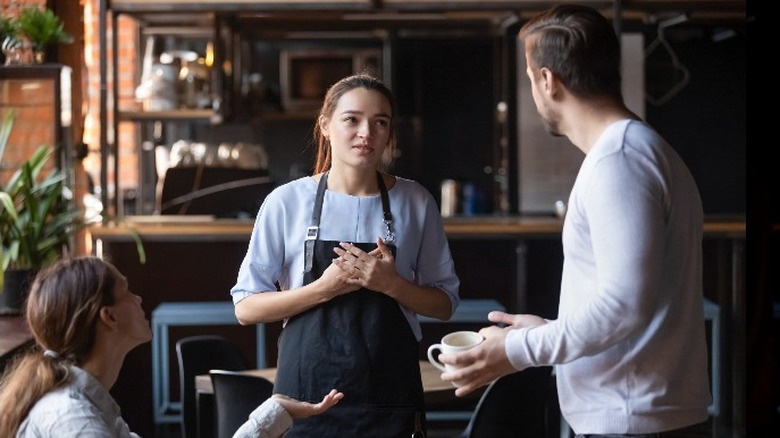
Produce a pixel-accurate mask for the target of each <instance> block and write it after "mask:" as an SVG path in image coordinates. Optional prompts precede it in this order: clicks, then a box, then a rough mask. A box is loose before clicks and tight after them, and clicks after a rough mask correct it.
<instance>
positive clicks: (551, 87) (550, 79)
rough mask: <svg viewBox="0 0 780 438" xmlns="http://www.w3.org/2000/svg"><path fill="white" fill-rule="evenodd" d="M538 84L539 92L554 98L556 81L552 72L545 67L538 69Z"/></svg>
mask: <svg viewBox="0 0 780 438" xmlns="http://www.w3.org/2000/svg"><path fill="white" fill-rule="evenodd" d="M539 82H540V83H541V90H542V91H543V92H544V93H545V94H547V95H549V96H554V95H555V92H556V88H557V86H558V79H557V78H556V77H555V75H554V74H553V72H552V70H550V69H549V68H547V67H542V68H540V69H539Z"/></svg>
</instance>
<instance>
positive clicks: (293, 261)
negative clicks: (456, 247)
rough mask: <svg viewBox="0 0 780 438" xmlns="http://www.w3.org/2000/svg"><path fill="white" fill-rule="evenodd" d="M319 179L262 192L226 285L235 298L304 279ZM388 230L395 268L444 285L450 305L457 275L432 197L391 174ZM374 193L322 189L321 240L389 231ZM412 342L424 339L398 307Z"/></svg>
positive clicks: (365, 238) (412, 316) (455, 299)
mask: <svg viewBox="0 0 780 438" xmlns="http://www.w3.org/2000/svg"><path fill="white" fill-rule="evenodd" d="M317 184H318V181H316V180H314V178H312V177H308V176H307V177H303V178H299V179H296V180H294V181H291V182H288V183H286V184H283V185H281V186H279V187H277V188H276V189H274V190H273V191H272V192H271V193H270V194H268V196H266V198H265V200H264V201H263V204H262V205H261V207H260V210H259V212H258V214H257V218H256V220H255V224H254V227H253V229H252V236H251V238H250V241H249V247H248V249H247V253H246V256H245V257H244V260H243V262H242V263H241V267H240V269H239V272H238V280H237V282H236V284H235V286H233V288H232V289H231V290H230V293H231V295H232V297H233V302H234V303H238V302H239V301H241V300H242V299H244V298H246V297H248V296H250V295H252V294H254V293H259V292H265V291H274V290H276V286H275V285H274V282H276V281H278V282H279V285H280V287H281V289H282V290H286V289H293V288H297V287H300V286H302V285H303V263H304V251H303V249H304V240H305V238H306V229H307V228H308V227H309V225H310V222H311V213H312V208H313V206H314V198H315V195H316V192H317ZM388 196H389V199H390V211H391V213H392V215H393V224H392V227H391V228H392V232H393V234H394V235H395V241H394V242H393V243H394V244H395V245H396V247H397V250H396V256H395V267H396V271H397V272H398V274H399V275H400V276H401V277H403V278H405V279H407V280H409V281H411V282H414V283H416V284H418V285H422V286H431V287H436V288H438V289H441V290H442V291H444V292H445V293H447V295H448V296H449V297H450V300H451V301H452V309H453V311H454V309H455V308H456V307H457V305H458V303H459V302H460V298H459V295H458V288H459V287H460V280H459V279H458V276H457V275H456V274H455V265H454V263H453V260H452V255H451V254H450V248H449V243H448V241H447V236H446V235H445V234H444V227H443V225H442V219H441V215H440V213H439V209H438V206H437V204H436V201H435V200H434V199H433V196H431V194H430V193H429V192H428V191H427V190H426V189H425V188H424V187H423V186H422V185H420V184H419V183H417V182H416V181H412V180H409V179H404V178H399V177H396V183H395V185H394V186H392V187H391V188H389V190H388ZM382 217H383V214H382V201H381V197H380V196H379V194H377V195H372V196H352V195H346V194H342V193H337V192H333V191H330V190H326V192H325V199H324V201H323V205H322V215H321V219H320V230H319V239H320V240H329V241H331V240H332V241H344V242H357V243H359V242H369V243H374V242H376V239H377V237H382V238H384V237H385V235H386V229H385V224H384V222H383V221H382ZM333 257H334V258H335V257H336V253H333ZM401 310H403V312H404V314H405V316H406V319H407V320H408V321H409V325H410V326H411V328H412V331H413V332H414V334H415V336H416V337H417V340H418V341H419V340H420V339H421V338H422V335H421V331H420V323H419V321H418V320H417V314H416V313H414V312H412V311H410V310H409V309H407V308H405V307H403V306H401Z"/></svg>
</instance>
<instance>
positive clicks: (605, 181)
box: [440, 5, 711, 437]
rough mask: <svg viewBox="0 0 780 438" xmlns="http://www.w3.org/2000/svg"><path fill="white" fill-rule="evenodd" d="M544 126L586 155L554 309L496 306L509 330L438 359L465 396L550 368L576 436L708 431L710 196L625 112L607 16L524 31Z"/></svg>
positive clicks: (546, 17) (554, 18)
mask: <svg viewBox="0 0 780 438" xmlns="http://www.w3.org/2000/svg"><path fill="white" fill-rule="evenodd" d="M519 37H520V40H521V41H522V42H523V43H524V47H525V56H526V59H527V65H528V68H527V72H526V73H527V75H528V79H529V80H530V82H531V90H532V94H533V98H534V102H535V103H536V107H537V110H538V111H539V114H540V115H541V117H542V119H543V121H544V124H545V126H546V128H547V130H548V131H549V132H550V133H551V134H552V135H555V136H566V137H567V138H568V139H569V140H570V141H571V142H572V143H573V144H574V145H575V146H577V148H579V149H580V150H582V151H583V152H584V153H585V154H586V156H585V159H584V160H583V163H582V166H581V168H580V170H579V174H578V175H577V179H576V181H575V183H574V187H573V188H572V191H571V194H570V198H569V203H568V207H567V213H566V218H565V221H564V225H563V235H562V242H563V253H564V264H563V275H562V280H561V292H560V305H559V313H558V318H557V319H555V320H551V321H547V320H544V319H542V318H540V317H538V316H535V315H509V314H506V313H502V312H492V313H491V314H490V315H488V317H489V319H490V320H491V321H492V322H495V323H498V324H506V325H507V327H506V328H499V327H498V326H494V327H488V328H485V329H483V330H482V331H481V333H482V334H483V335H484V336H485V341H484V342H483V343H482V344H481V345H480V346H478V347H476V348H473V349H471V350H469V351H466V352H462V353H458V354H442V355H441V356H440V360H441V361H442V362H444V363H449V364H452V365H456V366H459V367H461V368H460V369H458V370H456V371H452V372H445V373H444V374H442V379H444V380H449V381H457V382H458V384H459V385H461V386H460V388H459V389H457V390H456V394H457V395H458V396H464V395H466V394H468V393H470V392H472V391H474V390H475V389H477V388H479V387H481V386H484V385H487V384H488V383H490V382H491V381H493V380H495V379H497V378H498V377H501V376H503V375H506V374H509V373H513V372H516V371H520V370H523V369H525V368H528V367H536V366H544V365H554V366H555V367H556V375H557V382H558V393H559V399H560V406H561V412H562V414H563V416H564V418H565V419H566V421H567V422H568V423H569V425H570V426H571V427H572V429H573V430H574V432H575V433H576V434H577V436H578V437H589V436H599V435H602V436H603V435H608V436H610V437H623V436H632V437H636V436H642V437H644V436H648V437H649V436H653V437H657V436H664V437H671V436H674V437H699V436H701V437H706V436H709V434H708V432H707V427H706V422H707V419H708V413H707V406H708V405H709V404H710V401H711V395H710V392H709V381H708V372H707V345H706V338H705V331H704V327H705V326H704V315H703V294H702V253H701V252H702V248H701V239H702V223H703V213H702V205H701V199H700V197H699V194H698V190H697V188H696V184H695V182H694V180H693V178H692V176H691V174H690V172H689V170H688V169H687V167H686V166H685V164H684V163H683V161H682V160H681V159H680V157H679V156H678V155H677V153H675V152H674V150H672V148H671V147H670V146H669V145H668V144H667V143H666V142H665V141H664V140H663V139H662V138H661V137H660V136H659V134H658V133H656V132H655V131H654V130H653V129H652V128H651V127H650V126H648V125H647V124H646V123H644V122H643V121H642V120H640V119H639V117H638V116H636V115H635V114H633V113H632V112H631V111H629V110H628V108H626V106H625V104H624V103H623V97H622V94H621V85H620V80H621V78H620V44H619V41H618V38H617V36H616V35H615V33H614V30H613V29H612V26H611V25H610V23H609V21H608V20H607V19H606V18H605V17H603V16H602V15H601V14H599V13H598V12H597V11H595V10H593V9H591V8H589V7H585V6H574V5H561V6H556V7H554V8H552V9H550V10H548V11H546V12H543V13H542V14H540V15H539V16H537V17H535V18H533V19H532V20H530V21H529V22H528V23H526V24H525V25H524V26H523V28H522V29H521V30H520V34H519Z"/></svg>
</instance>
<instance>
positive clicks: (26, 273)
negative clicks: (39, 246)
mask: <svg viewBox="0 0 780 438" xmlns="http://www.w3.org/2000/svg"><path fill="white" fill-rule="evenodd" d="M35 273H36V271H35V270H34V269H8V270H6V271H5V284H4V285H3V292H2V293H0V315H19V314H21V313H22V310H23V308H24V302H25V300H26V299H27V292H29V291H30V285H31V284H32V280H33V278H35Z"/></svg>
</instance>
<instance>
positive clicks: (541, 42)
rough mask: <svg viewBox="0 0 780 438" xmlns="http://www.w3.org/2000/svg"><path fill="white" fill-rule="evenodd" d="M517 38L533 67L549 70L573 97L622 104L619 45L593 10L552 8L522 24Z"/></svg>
mask: <svg viewBox="0 0 780 438" xmlns="http://www.w3.org/2000/svg"><path fill="white" fill-rule="evenodd" d="M519 38H520V39H521V40H523V41H525V43H526V47H527V48H528V49H529V50H528V51H527V54H528V56H529V57H530V58H531V60H532V61H533V62H534V64H535V65H536V67H538V68H542V67H547V68H548V69H550V71H552V72H553V74H555V75H556V76H557V77H558V79H559V80H560V81H561V82H562V83H563V84H564V85H565V86H566V88H567V89H568V90H569V91H570V92H571V93H572V94H574V95H575V96H577V97H580V98H587V97H594V96H610V97H612V98H614V99H619V100H620V101H622V100H623V94H622V91H621V76H620V41H619V40H618V38H617V35H616V34H615V30H614V29H613V27H612V25H611V24H610V22H609V20H607V18H606V17H604V16H603V15H602V14H601V13H599V12H598V11H596V10H595V9H593V8H591V7H588V6H583V5H558V6H555V7H553V8H551V9H548V10H546V11H544V12H542V13H541V14H539V15H537V16H535V17H533V18H532V19H531V20H530V21H528V22H527V23H525V24H524V25H523V27H522V28H521V29H520V32H519Z"/></svg>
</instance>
